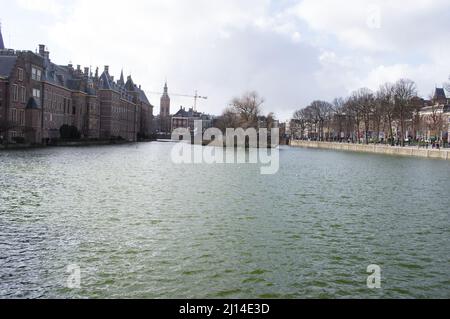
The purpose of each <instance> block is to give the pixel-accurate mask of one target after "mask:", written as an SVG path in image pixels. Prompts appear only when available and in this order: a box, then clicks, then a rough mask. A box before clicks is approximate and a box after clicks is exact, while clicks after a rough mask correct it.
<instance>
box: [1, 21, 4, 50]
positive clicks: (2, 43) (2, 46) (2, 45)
mask: <svg viewBox="0 0 450 319" xmlns="http://www.w3.org/2000/svg"><path fill="white" fill-rule="evenodd" d="M4 49H5V43H4V42H3V36H2V23H1V22H0V50H4Z"/></svg>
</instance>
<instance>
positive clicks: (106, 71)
mask: <svg viewBox="0 0 450 319" xmlns="http://www.w3.org/2000/svg"><path fill="white" fill-rule="evenodd" d="M105 73H109V65H105Z"/></svg>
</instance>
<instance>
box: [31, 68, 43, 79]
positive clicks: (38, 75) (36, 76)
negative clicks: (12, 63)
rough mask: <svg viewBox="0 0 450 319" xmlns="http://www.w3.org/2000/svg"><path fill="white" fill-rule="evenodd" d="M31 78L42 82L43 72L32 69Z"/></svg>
mask: <svg viewBox="0 0 450 319" xmlns="http://www.w3.org/2000/svg"><path fill="white" fill-rule="evenodd" d="M31 78H32V79H33V80H35V81H40V80H41V79H42V71H41V70H39V69H37V68H34V67H33V68H31Z"/></svg>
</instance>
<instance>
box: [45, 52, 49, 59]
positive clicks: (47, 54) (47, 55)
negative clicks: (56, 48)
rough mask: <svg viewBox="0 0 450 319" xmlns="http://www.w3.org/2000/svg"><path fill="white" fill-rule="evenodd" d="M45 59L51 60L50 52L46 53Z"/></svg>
mask: <svg viewBox="0 0 450 319" xmlns="http://www.w3.org/2000/svg"><path fill="white" fill-rule="evenodd" d="M44 58H45V59H46V60H50V52H49V51H44Z"/></svg>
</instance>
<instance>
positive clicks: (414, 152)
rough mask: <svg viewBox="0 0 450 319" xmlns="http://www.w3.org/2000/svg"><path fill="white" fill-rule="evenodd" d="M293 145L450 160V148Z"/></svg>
mask: <svg viewBox="0 0 450 319" xmlns="http://www.w3.org/2000/svg"><path fill="white" fill-rule="evenodd" d="M290 145H291V146H293V147H305V148H316V149H328V150H338V151H349V152H363V153H374V154H385V155H399V156H412V157H423V158H434V159H443V160H450V150H447V149H444V150H436V149H431V148H429V149H426V148H417V147H395V146H387V145H376V144H370V145H365V144H348V143H331V142H313V141H296V140H294V141H291V142H290Z"/></svg>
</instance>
